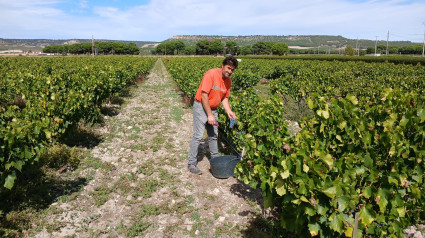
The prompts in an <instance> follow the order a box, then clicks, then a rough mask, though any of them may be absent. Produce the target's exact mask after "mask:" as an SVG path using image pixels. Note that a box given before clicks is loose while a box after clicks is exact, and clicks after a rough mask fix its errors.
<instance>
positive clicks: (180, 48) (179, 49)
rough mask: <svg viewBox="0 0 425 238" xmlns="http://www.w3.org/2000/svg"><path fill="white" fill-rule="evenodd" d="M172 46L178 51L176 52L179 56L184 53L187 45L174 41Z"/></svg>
mask: <svg viewBox="0 0 425 238" xmlns="http://www.w3.org/2000/svg"><path fill="white" fill-rule="evenodd" d="M171 44H172V46H173V48H174V50H175V51H177V52H175V53H176V54H177V55H179V54H182V53H183V50H184V48H185V44H184V42H183V41H181V40H178V41H172V42H171Z"/></svg>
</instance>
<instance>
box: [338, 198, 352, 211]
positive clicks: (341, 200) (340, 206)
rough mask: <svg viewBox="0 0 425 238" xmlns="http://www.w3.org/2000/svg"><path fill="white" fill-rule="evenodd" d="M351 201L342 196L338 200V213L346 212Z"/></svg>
mask: <svg viewBox="0 0 425 238" xmlns="http://www.w3.org/2000/svg"><path fill="white" fill-rule="evenodd" d="M349 204H350V199H349V198H348V197H346V196H341V197H339V198H338V211H339V212H344V210H345V209H346V208H347V207H348V206H349Z"/></svg>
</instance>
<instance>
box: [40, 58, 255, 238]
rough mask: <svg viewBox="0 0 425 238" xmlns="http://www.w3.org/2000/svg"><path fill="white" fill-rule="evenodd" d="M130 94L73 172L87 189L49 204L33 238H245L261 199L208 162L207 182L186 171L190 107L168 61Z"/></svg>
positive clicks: (203, 165) (205, 168) (204, 168)
mask: <svg viewBox="0 0 425 238" xmlns="http://www.w3.org/2000/svg"><path fill="white" fill-rule="evenodd" d="M132 95H133V97H131V98H129V99H128V101H127V102H126V103H125V104H124V105H123V106H122V108H121V110H120V113H119V114H118V115H116V116H113V117H107V118H106V119H105V125H104V126H103V127H100V128H99V129H98V133H101V134H102V138H103V141H102V142H101V143H100V144H99V145H97V146H96V147H94V148H93V149H90V150H89V154H90V155H89V158H88V159H87V160H86V161H84V163H83V165H82V166H81V168H80V169H78V170H77V171H74V173H75V174H77V175H78V176H80V177H84V178H87V179H88V180H89V181H88V182H87V184H86V185H85V186H84V188H81V190H80V192H77V193H75V194H72V195H70V196H67V197H64V198H63V199H60V200H59V201H58V202H56V203H54V204H52V205H51V207H50V208H49V209H48V210H47V211H46V215H45V217H44V218H43V219H42V221H41V222H39V224H37V225H35V226H36V227H35V229H36V230H38V231H39V232H38V233H36V235H35V237H64V236H71V237H72V236H74V237H132V236H140V237H241V236H246V231H247V230H249V229H250V228H249V226H251V225H252V224H251V223H252V220H253V219H254V217H255V216H257V215H258V214H260V212H261V207H260V205H259V204H261V195H260V194H259V193H258V191H252V189H250V188H249V187H247V186H245V185H243V184H242V183H240V182H238V181H237V180H236V179H235V178H229V179H216V178H214V177H213V176H212V175H211V173H210V172H209V162H208V159H207V158H206V157H204V158H203V159H202V161H200V162H199V167H200V169H201V170H202V171H203V172H204V173H203V174H202V175H201V176H197V175H193V174H191V173H189V172H188V170H187V167H186V164H187V156H188V152H187V151H188V146H189V142H190V139H191V136H192V114H191V109H190V108H187V107H186V106H185V105H184V104H183V103H182V102H181V98H180V96H179V94H178V93H177V92H176V91H175V90H174V86H173V82H172V80H171V78H170V76H169V75H168V73H167V72H166V70H165V68H164V65H163V64H162V61H160V60H159V61H158V62H157V63H156V64H155V67H154V69H153V70H152V72H151V73H150V75H149V76H148V77H147V80H146V81H145V82H143V83H141V84H139V85H138V86H137V87H135V88H134V91H133V92H132Z"/></svg>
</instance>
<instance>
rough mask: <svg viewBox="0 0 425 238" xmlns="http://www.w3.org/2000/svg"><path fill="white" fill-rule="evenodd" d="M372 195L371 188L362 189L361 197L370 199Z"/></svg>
mask: <svg viewBox="0 0 425 238" xmlns="http://www.w3.org/2000/svg"><path fill="white" fill-rule="evenodd" d="M372 193H373V191H372V187H366V188H363V197H365V198H370V197H372Z"/></svg>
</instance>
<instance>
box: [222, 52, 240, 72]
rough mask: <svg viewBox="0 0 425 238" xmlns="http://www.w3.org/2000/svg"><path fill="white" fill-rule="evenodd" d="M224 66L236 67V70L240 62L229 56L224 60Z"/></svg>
mask: <svg viewBox="0 0 425 238" xmlns="http://www.w3.org/2000/svg"><path fill="white" fill-rule="evenodd" d="M223 65H232V66H235V69H236V68H237V67H238V60H236V58H235V57H233V56H232V55H231V56H227V57H226V58H225V59H224V60H223Z"/></svg>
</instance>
